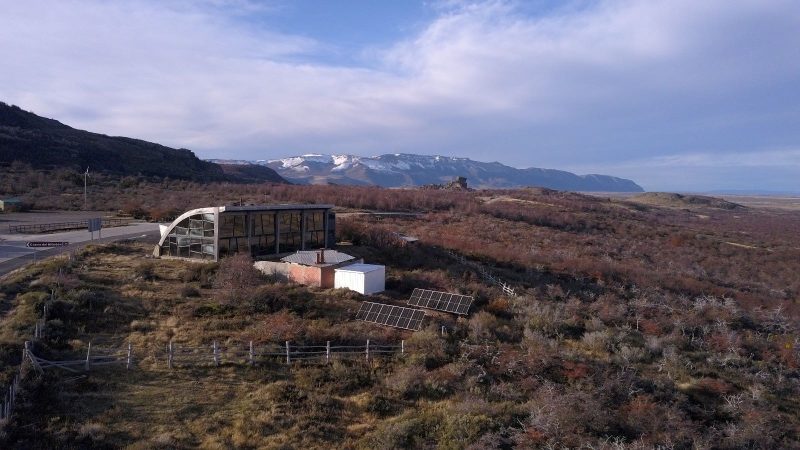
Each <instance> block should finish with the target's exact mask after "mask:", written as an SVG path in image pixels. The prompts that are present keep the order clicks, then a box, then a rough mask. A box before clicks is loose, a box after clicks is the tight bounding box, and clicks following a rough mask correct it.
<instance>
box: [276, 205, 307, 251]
mask: <svg viewBox="0 0 800 450" xmlns="http://www.w3.org/2000/svg"><path fill="white" fill-rule="evenodd" d="M301 214H302V213H301V212H300V211H279V212H278V233H279V235H278V236H279V242H278V243H279V245H280V249H279V251H280V253H289V252H294V251H297V250H301V248H300V247H301V245H302V239H303V233H302V229H301V228H300V215H301Z"/></svg>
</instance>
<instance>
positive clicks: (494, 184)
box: [211, 153, 643, 192]
mask: <svg viewBox="0 0 800 450" xmlns="http://www.w3.org/2000/svg"><path fill="white" fill-rule="evenodd" d="M211 161H212V162H216V163H218V164H226V163H234V161H230V162H229V161H226V160H211ZM243 162H244V161H239V160H237V161H235V163H236V164H241V163H243ZM250 163H251V164H258V165H265V166H268V167H270V168H272V169H274V170H275V171H276V172H278V173H279V174H280V175H281V176H282V177H284V178H286V179H287V180H289V181H291V182H293V183H300V184H328V183H333V184H355V185H378V186H384V187H402V186H420V185H424V184H438V183H446V182H448V181H451V180H452V179H453V177H456V176H463V177H466V178H467V180H468V182H469V185H470V187H475V188H511V187H520V186H540V187H546V188H551V189H560V190H571V191H603V192H642V191H643V189H642V188H641V187H640V186H639V185H637V184H636V183H634V182H633V181H631V180H627V179H624V178H617V177H612V176H608V175H594V174H592V175H575V174H573V173H570V172H565V171H563V170H553V169H538V168H529V169H516V168H513V167H509V166H506V165H503V164H500V163H498V162H491V163H485V162H479V161H473V160H471V159H467V158H454V157H450V156H428V155H411V154H402V153H396V154H386V155H380V156H355V155H321V154H308V155H301V156H293V157H290V158H283V159H276V160H269V161H264V160H261V161H251V162H250Z"/></svg>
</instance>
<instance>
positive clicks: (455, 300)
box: [408, 289, 475, 315]
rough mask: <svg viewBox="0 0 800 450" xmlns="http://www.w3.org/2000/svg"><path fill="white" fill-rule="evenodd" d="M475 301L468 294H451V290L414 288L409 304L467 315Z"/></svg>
mask: <svg viewBox="0 0 800 450" xmlns="http://www.w3.org/2000/svg"><path fill="white" fill-rule="evenodd" d="M473 301H475V298H474V297H470V296H468V295H460V294H451V293H449V292H441V291H429V290H427V289H414V292H412V293H411V298H410V299H408V304H409V305H411V306H419V307H420V308H428V309H437V310H439V311H446V312H450V313H454V314H461V315H467V312H468V311H469V307H470V306H472V302H473Z"/></svg>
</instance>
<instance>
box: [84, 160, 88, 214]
mask: <svg viewBox="0 0 800 450" xmlns="http://www.w3.org/2000/svg"><path fill="white" fill-rule="evenodd" d="M88 178H89V166H86V172H85V173H84V174H83V209H88V201H87V196H86V180H87V179H88Z"/></svg>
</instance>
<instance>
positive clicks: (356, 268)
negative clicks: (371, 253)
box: [334, 264, 386, 273]
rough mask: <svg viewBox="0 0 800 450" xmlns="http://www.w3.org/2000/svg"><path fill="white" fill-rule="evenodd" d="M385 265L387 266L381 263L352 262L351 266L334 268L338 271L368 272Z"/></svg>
mask: <svg viewBox="0 0 800 450" xmlns="http://www.w3.org/2000/svg"><path fill="white" fill-rule="evenodd" d="M385 267H386V266H381V265H379V264H350V265H349V266H344V267H340V268H338V269H334V270H335V271H337V272H356V273H368V272H374V271H376V270H380V269H384V268H385Z"/></svg>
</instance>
